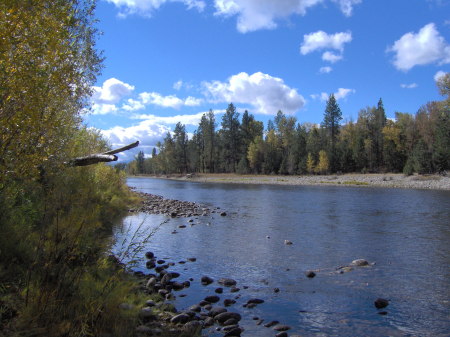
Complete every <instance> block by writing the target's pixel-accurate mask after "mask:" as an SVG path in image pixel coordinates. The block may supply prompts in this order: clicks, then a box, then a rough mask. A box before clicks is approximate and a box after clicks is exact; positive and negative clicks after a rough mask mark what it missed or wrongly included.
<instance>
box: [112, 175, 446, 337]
mask: <svg viewBox="0 0 450 337" xmlns="http://www.w3.org/2000/svg"><path fill="white" fill-rule="evenodd" d="M128 185H129V186H132V187H135V188H136V189H137V190H139V191H142V192H146V193H151V194H158V195H161V196H163V197H165V198H169V199H178V200H183V201H194V202H197V203H200V204H204V205H206V206H208V207H211V208H215V207H220V209H221V210H223V211H225V212H226V213H227V216H224V217H222V216H220V215H219V214H218V213H213V214H211V215H208V216H200V217H197V218H192V219H194V222H193V223H189V222H188V220H189V218H168V217H165V216H162V215H149V214H143V213H138V214H133V215H130V216H127V217H126V218H124V219H123V224H122V226H119V227H118V229H117V232H116V236H117V240H118V241H117V242H118V244H117V246H116V249H117V247H119V246H120V244H119V243H120V242H123V239H124V238H125V237H126V236H127V235H128V240H130V239H131V235H132V234H133V233H134V231H135V230H136V229H137V228H138V227H139V226H141V229H143V230H148V231H151V230H152V229H154V228H157V227H158V229H157V230H156V231H155V232H154V234H153V235H152V236H151V237H150V239H149V242H148V243H146V246H145V248H144V251H147V250H150V251H152V252H154V253H155V255H157V256H158V258H162V259H164V260H166V261H167V262H174V263H175V266H173V267H171V268H170V270H171V271H177V272H179V273H180V274H181V277H180V281H183V280H187V279H189V278H193V279H194V281H193V282H191V287H190V288H187V289H185V290H183V291H180V292H176V293H175V295H176V296H177V298H176V300H175V301H174V304H175V306H176V307H177V308H178V310H180V311H181V310H184V309H187V308H188V307H189V306H191V305H192V304H196V303H198V302H199V301H200V300H202V299H203V298H204V297H205V296H207V295H214V294H215V293H214V289H215V288H217V287H219V285H218V284H217V283H215V284H211V285H209V286H202V285H201V284H200V277H201V276H203V275H207V276H210V277H212V278H213V279H215V280H218V279H219V278H222V277H227V278H233V279H235V280H236V281H237V282H238V285H237V286H238V287H239V288H240V289H241V290H240V292H239V293H230V292H229V289H227V288H225V290H224V293H223V294H222V295H221V299H222V301H223V299H225V298H230V299H231V298H234V297H235V296H237V295H240V298H239V299H237V303H236V304H234V305H232V306H231V307H230V310H232V311H236V312H239V313H241V315H242V316H243V319H242V321H241V326H242V327H244V328H245V331H244V332H243V334H242V336H261V337H265V336H274V335H275V331H274V330H272V329H271V328H266V327H264V326H263V325H259V326H258V325H256V320H254V318H255V317H258V318H259V319H264V322H269V321H271V320H277V321H280V323H282V324H286V325H289V326H290V327H291V330H289V331H288V333H289V335H291V334H298V335H301V336H450V192H449V191H429V190H413V189H411V190H406V189H405V190H403V189H385V188H367V187H363V188H358V187H333V186H271V185H235V184H211V183H193V182H182V181H171V180H162V179H152V178H129V179H128ZM166 220H168V221H167V222H166V223H164V224H162V225H160V224H161V223H163V222H164V221H166ZM159 225H160V226H159ZM179 225H186V226H187V227H186V228H178V226H179ZM174 230H176V231H177V233H176V234H172V232H173V231H174ZM144 236H145V235H144V234H142V235H141V236H139V237H137V238H135V240H136V239H137V240H140V239H142V238H143V237H144ZM285 240H290V241H292V243H293V244H292V245H286V244H285V243H284V241H285ZM190 257H195V258H196V259H197V260H196V262H187V263H183V264H179V263H178V262H179V261H180V260H187V259H188V258H190ZM139 258H140V260H139V261H138V264H137V266H136V268H137V269H139V270H142V271H144V272H148V270H146V268H145V259H144V258H143V257H142V256H140V257H139ZM360 258H363V259H366V260H368V261H369V262H371V263H373V265H372V266H370V267H359V268H353V270H352V271H349V272H345V273H342V274H340V273H339V272H337V269H336V268H338V267H340V266H345V265H348V264H350V263H351V261H353V260H355V259H360ZM308 270H315V271H316V277H314V278H307V277H306V276H305V272H306V271H308ZM244 286H245V288H246V289H244ZM275 288H278V289H279V290H280V291H279V292H275V291H274V289H275ZM180 294H182V295H183V296H184V297H183V296H179V295H180ZM379 297H381V298H385V299H388V300H389V301H390V304H389V305H388V307H386V308H384V309H383V310H379V309H376V308H375V306H374V300H376V299H377V298H379ZM250 298H260V299H263V300H264V301H265V302H264V303H263V304H259V305H257V306H256V307H255V308H251V309H248V308H244V307H243V306H242V305H243V304H245V303H246V301H247V300H248V299H250ZM381 311H384V312H383V314H380V313H381ZM204 334H207V335H208V336H216V335H217V336H221V335H222V334H217V333H216V334H215V333H214V329H211V330H204Z"/></svg>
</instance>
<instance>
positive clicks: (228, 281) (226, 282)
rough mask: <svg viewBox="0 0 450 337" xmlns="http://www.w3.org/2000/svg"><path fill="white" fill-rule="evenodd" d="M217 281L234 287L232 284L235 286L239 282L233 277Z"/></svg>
mask: <svg viewBox="0 0 450 337" xmlns="http://www.w3.org/2000/svg"><path fill="white" fill-rule="evenodd" d="M217 282H218V283H219V284H221V285H223V286H225V287H232V286H235V285H236V283H237V282H236V281H235V280H233V279H231V278H221V279H220V280H219V281H217Z"/></svg>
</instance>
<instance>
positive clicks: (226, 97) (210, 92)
mask: <svg viewBox="0 0 450 337" xmlns="http://www.w3.org/2000/svg"><path fill="white" fill-rule="evenodd" d="M203 85H204V87H205V89H206V93H205V94H206V95H207V96H209V97H210V100H211V102H214V103H219V102H228V103H229V102H233V103H242V104H249V105H252V106H253V107H254V108H255V110H256V113H260V114H266V115H272V114H276V113H277V111H278V110H282V111H283V112H285V113H294V112H296V111H298V110H299V109H301V108H302V107H303V106H304V104H305V99H304V98H303V96H301V95H300V94H299V93H298V92H297V90H296V89H292V88H289V87H288V86H287V85H286V84H284V81H283V80H282V79H281V78H277V77H272V76H270V75H267V74H263V73H261V72H257V73H254V74H252V75H249V74H247V73H245V72H241V73H239V74H237V75H233V76H231V77H230V78H229V79H228V82H220V81H214V82H204V83H203Z"/></svg>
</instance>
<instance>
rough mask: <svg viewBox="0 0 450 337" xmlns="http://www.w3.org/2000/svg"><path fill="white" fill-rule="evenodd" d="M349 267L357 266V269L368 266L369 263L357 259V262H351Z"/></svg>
mask: <svg viewBox="0 0 450 337" xmlns="http://www.w3.org/2000/svg"><path fill="white" fill-rule="evenodd" d="M350 265H351V266H357V267H364V266H368V265H369V262H368V261H367V260H364V259H357V260H353V261H352V263H350Z"/></svg>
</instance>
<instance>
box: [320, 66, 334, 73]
mask: <svg viewBox="0 0 450 337" xmlns="http://www.w3.org/2000/svg"><path fill="white" fill-rule="evenodd" d="M332 71H333V68H331V67H321V68H320V69H319V72H320V73H321V74H328V73H331V72H332Z"/></svg>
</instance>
